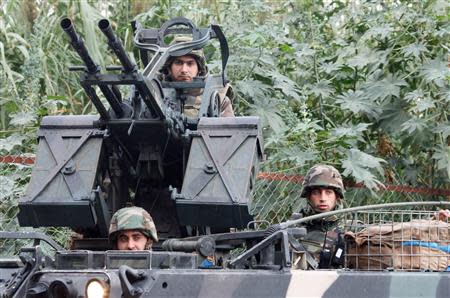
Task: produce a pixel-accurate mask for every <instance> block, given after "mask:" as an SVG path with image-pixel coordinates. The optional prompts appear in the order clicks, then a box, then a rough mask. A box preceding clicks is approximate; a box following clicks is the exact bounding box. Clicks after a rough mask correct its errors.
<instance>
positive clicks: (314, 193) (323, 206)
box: [309, 187, 337, 213]
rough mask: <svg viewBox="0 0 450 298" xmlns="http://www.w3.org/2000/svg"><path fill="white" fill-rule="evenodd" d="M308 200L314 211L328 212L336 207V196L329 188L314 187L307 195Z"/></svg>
mask: <svg viewBox="0 0 450 298" xmlns="http://www.w3.org/2000/svg"><path fill="white" fill-rule="evenodd" d="M309 202H310V204H311V206H312V207H313V208H314V210H315V211H316V212H319V213H323V212H328V211H331V210H333V209H334V207H336V203H337V196H336V193H335V192H334V190H333V189H331V188H325V187H319V188H314V189H313V190H311V194H310V195H309Z"/></svg>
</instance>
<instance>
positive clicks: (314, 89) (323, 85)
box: [309, 80, 334, 98]
mask: <svg viewBox="0 0 450 298" xmlns="http://www.w3.org/2000/svg"><path fill="white" fill-rule="evenodd" d="M309 88H310V92H311V93H312V94H314V96H316V97H319V96H322V98H327V97H329V96H330V95H331V94H332V93H333V91H334V89H333V87H332V85H331V82H330V81H329V80H321V81H319V82H317V83H315V84H313V85H310V86H309Z"/></svg>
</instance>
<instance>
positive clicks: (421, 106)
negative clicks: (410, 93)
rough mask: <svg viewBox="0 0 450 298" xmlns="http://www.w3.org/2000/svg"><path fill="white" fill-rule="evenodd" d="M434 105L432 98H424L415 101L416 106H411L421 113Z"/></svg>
mask: <svg viewBox="0 0 450 298" xmlns="http://www.w3.org/2000/svg"><path fill="white" fill-rule="evenodd" d="M434 107H436V105H435V102H434V100H431V99H430V98H425V99H422V100H419V101H417V102H416V106H415V107H414V108H413V111H415V112H417V113H421V112H423V111H426V110H428V109H431V108H434Z"/></svg>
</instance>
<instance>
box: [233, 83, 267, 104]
mask: <svg viewBox="0 0 450 298" xmlns="http://www.w3.org/2000/svg"><path fill="white" fill-rule="evenodd" d="M236 87H237V90H238V91H239V92H241V93H242V94H244V95H245V96H248V97H249V98H251V99H254V98H260V97H264V96H265V93H266V92H267V91H268V88H269V86H268V85H266V84H264V83H263V82H261V81H259V80H253V79H247V80H242V81H239V82H237V83H236Z"/></svg>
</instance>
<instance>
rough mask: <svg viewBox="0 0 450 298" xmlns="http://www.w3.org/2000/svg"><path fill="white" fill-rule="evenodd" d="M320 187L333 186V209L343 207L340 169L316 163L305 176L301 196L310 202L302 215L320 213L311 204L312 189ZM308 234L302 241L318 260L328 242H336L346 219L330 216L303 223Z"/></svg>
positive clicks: (301, 211) (302, 211) (342, 185)
mask: <svg viewBox="0 0 450 298" xmlns="http://www.w3.org/2000/svg"><path fill="white" fill-rule="evenodd" d="M318 187H325V188H332V189H333V190H334V192H335V193H336V196H337V202H336V207H335V208H334V209H333V210H339V209H342V208H343V206H342V199H344V192H345V190H344V184H343V182H342V177H341V175H340V174H339V171H338V170H336V169H335V168H334V167H332V166H328V165H315V166H314V167H312V168H311V169H310V170H309V171H308V173H307V174H306V176H305V180H304V181H303V188H302V192H301V197H303V198H307V199H308V204H307V206H306V207H304V208H303V209H302V210H300V212H299V213H300V215H301V217H302V218H303V217H307V216H311V215H315V214H318V213H320V212H317V211H316V210H314V208H313V207H312V206H311V204H310V202H309V197H310V194H311V191H312V190H313V189H315V188H318ZM302 225H303V226H304V227H305V228H306V229H307V232H308V234H307V235H306V236H305V237H304V238H303V239H302V243H303V244H304V246H305V247H306V249H307V251H308V252H309V253H311V254H312V255H313V256H314V257H315V259H316V260H317V261H319V258H320V254H321V252H322V251H323V248H324V246H327V243H331V242H334V241H335V240H336V237H339V235H338V233H339V231H342V230H343V226H344V221H343V220H342V218H340V217H339V216H336V215H335V216H329V217H326V218H323V219H316V220H312V221H310V222H306V223H303V224H302Z"/></svg>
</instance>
